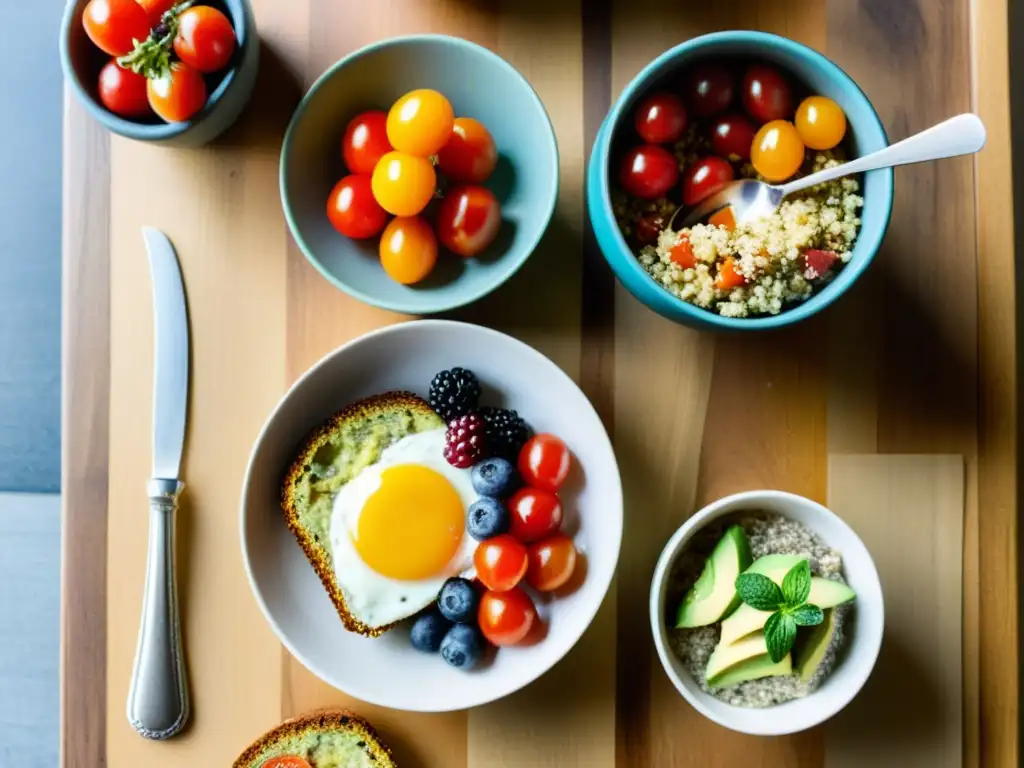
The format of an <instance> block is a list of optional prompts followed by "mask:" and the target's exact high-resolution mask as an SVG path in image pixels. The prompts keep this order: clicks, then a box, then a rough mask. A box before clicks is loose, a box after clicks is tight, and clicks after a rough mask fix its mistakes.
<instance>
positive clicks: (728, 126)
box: [711, 115, 757, 163]
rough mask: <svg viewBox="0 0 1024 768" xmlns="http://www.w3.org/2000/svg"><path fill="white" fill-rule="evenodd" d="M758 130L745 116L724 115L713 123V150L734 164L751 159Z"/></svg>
mask: <svg viewBox="0 0 1024 768" xmlns="http://www.w3.org/2000/svg"><path fill="white" fill-rule="evenodd" d="M756 133H757V129H756V128H755V127H754V124H753V123H751V122H750V120H748V119H747V118H745V117H744V116H743V115H724V116H722V117H719V118H716V119H715V120H714V122H712V123H711V148H712V149H713V150H714V151H715V154H716V155H718V156H719V157H724V158H725V159H726V160H731V161H732V162H734V163H737V162H740V161H742V160H749V159H750V145H751V144H753V143H754V134H756Z"/></svg>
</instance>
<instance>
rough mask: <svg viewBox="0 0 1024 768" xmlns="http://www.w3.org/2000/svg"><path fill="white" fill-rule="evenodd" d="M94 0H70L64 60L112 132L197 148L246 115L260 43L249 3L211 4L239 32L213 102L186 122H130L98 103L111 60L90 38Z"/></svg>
mask: <svg viewBox="0 0 1024 768" xmlns="http://www.w3.org/2000/svg"><path fill="white" fill-rule="evenodd" d="M88 2H89V0H70V2H68V4H67V5H66V6H65V8H64V20H63V22H62V25H61V31H60V60H61V66H62V67H63V68H64V79H65V80H66V81H67V83H68V85H70V86H71V90H72V91H73V92H74V94H75V96H77V97H78V100H79V101H81V102H82V104H83V105H84V106H85V108H86V109H87V110H88V111H89V113H90V114H92V116H93V117H94V118H96V120H97V121H99V122H100V123H101V124H102V125H103V126H104V127H106V128H107V129H108V130H110V131H112V132H114V133H116V134H119V135H121V136H127V137H128V138H129V139H135V140H136V141H146V142H150V143H153V144H163V145H167V146H172V147H198V146H201V145H202V144H206V143H207V142H209V141H211V140H213V139H214V138H216V137H217V136H219V135H220V134H222V133H223V132H224V131H226V130H227V129H228V128H229V127H231V125H232V124H233V123H234V122H235V121H236V120H237V119H238V117H239V115H241V114H242V110H244V109H245V105H246V104H247V103H248V101H249V96H250V95H251V94H252V89H253V86H254V85H255V84H256V73H257V71H258V70H259V58H260V41H259V37H258V36H257V35H256V23H255V20H254V19H253V14H252V8H251V7H250V5H249V0H218V1H217V2H210V3H208V4H209V5H213V6H215V7H217V8H219V9H220V10H221V11H223V12H224V13H225V14H226V15H227V16H228V18H229V19H231V24H232V26H233V27H234V28H235V37H236V38H237V40H238V46H237V48H236V50H235V54H234V56H232V57H231V61H230V62H229V63H228V66H227V68H226V69H225V70H224V71H223V72H218V73H215V74H213V75H210V76H208V77H207V85H208V88H209V98H208V99H207V102H206V106H204V107H203V108H202V109H201V110H200V111H199V112H198V114H196V115H195V116H194V117H193V118H192V119H191V120H186V121H185V122H181V123H165V122H163V121H162V120H160V119H159V118H157V117H156V116H153V118H152V119H151V120H148V121H144V120H128V119H126V118H123V117H119V116H118V115H115V114H114V113H113V112H109V111H108V110H107V109H106V107H104V106H103V105H102V104H101V103H100V102H99V100H98V98H97V95H96V81H97V79H98V78H99V73H100V70H101V69H102V68H103V66H104V65H105V64H106V63H107V62H108V61H109V60H110V57H109V56H108V55H107V54H105V53H103V51H101V50H99V49H98V48H97V47H96V46H95V45H93V43H92V41H91V40H90V39H89V37H88V36H87V35H86V34H85V28H84V27H83V26H82V10H83V9H84V8H85V6H86V5H88Z"/></svg>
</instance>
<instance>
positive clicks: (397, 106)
mask: <svg viewBox="0 0 1024 768" xmlns="http://www.w3.org/2000/svg"><path fill="white" fill-rule="evenodd" d="M454 124H455V112H454V110H453V109H452V105H451V104H449V103H448V99H446V98H445V97H444V96H442V95H441V94H440V93H438V92H437V91H432V90H430V89H429V88H420V89H419V90H416V91H410V92H409V93H407V94H405V96H403V97H402V98H400V99H399V100H398V101H396V102H395V103H394V105H393V106H392V107H391V111H390V112H388V122H387V131H388V141H390V142H391V146H392V147H394V148H395V149H397V150H398V151H400V152H408V153H409V154H410V155H416V156H417V157H430V156H431V155H433V154H436V153H437V152H439V151H440V149H441V147H443V146H444V145H445V143H446V142H447V141H448V139H449V137H450V136H451V134H452V126H453V125H454Z"/></svg>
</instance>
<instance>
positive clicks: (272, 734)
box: [232, 709, 396, 768]
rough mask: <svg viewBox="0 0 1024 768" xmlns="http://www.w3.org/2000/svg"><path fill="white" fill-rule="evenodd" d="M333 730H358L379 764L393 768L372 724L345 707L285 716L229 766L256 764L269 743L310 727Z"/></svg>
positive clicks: (246, 767) (301, 733)
mask: <svg viewBox="0 0 1024 768" xmlns="http://www.w3.org/2000/svg"><path fill="white" fill-rule="evenodd" d="M337 730H342V731H351V732H353V733H358V734H359V735H360V736H361V737H362V740H363V741H365V742H366V749H367V751H368V752H369V753H370V754H371V755H373V757H374V759H375V760H376V761H377V763H379V764H380V766H381V768H396V763H395V760H394V758H393V757H392V756H391V750H390V749H389V748H388V746H387V745H386V744H384V743H383V742H382V741H381V740H380V737H379V736H378V735H377V732H376V731H375V730H374V729H373V726H372V725H370V724H369V723H368V722H367V721H366V720H364V719H363V718H361V717H360V716H359V715H357V714H355V713H354V712H351V711H349V710H347V709H318V710H314V711H313V712H308V713H306V714H305V715H300V716H299V717H293V718H291V719H289V720H285V721H284V722H283V723H281V724H280V725H278V726H277V727H276V728H273V729H271V730H270V731H267V732H266V733H265V734H263V735H262V736H260V737H259V738H258V739H257V740H256V741H254V742H253V743H252V744H251V745H249V747H248V748H247V749H246V750H245V752H243V753H242V754H241V755H239V757H238V759H237V760H235V762H234V764H233V766H232V768H258V766H256V765H255V761H256V758H257V756H258V755H259V754H260V753H261V752H263V751H264V750H266V749H268V748H270V747H273V746H274V744H275V743H276V742H278V741H281V740H282V739H287V738H289V737H291V736H299V737H301V736H304V735H305V734H307V733H309V732H311V731H314V732H323V731H337ZM314 768H316V766H314Z"/></svg>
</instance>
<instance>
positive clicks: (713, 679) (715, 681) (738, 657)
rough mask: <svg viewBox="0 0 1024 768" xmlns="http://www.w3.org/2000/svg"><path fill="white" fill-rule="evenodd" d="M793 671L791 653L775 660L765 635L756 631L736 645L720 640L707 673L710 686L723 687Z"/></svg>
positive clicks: (709, 662)
mask: <svg viewBox="0 0 1024 768" xmlns="http://www.w3.org/2000/svg"><path fill="white" fill-rule="evenodd" d="M792 671H793V659H792V656H790V654H788V653H787V654H786V655H785V656H784V657H783V658H782V660H781V661H779V662H777V663H776V662H773V661H772V660H771V658H770V657H769V656H768V646H767V645H765V642H764V635H763V634H762V633H760V632H757V633H756V634H752V635H750V636H748V637H744V638H743V639H742V640H740V641H739V642H737V643H734V644H733V645H723V644H721V643H719V644H718V646H717V647H716V648H715V650H714V652H713V653H712V654H711V658H709V659H708V666H707V669H706V671H705V673H704V676H705V678H706V679H707V681H708V686H709V687H710V688H723V687H725V686H727V685H735V684H736V683H743V682H746V681H747V680H757V679H759V678H762V677H775V676H778V675H788V674H791V673H792Z"/></svg>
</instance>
